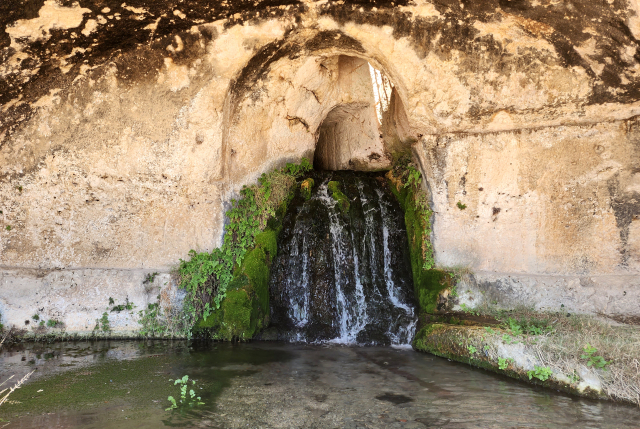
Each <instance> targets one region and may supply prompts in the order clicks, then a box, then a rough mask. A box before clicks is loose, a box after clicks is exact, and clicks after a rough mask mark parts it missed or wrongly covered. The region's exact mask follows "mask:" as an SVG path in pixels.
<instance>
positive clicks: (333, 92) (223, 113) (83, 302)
mask: <svg viewBox="0 0 640 429" xmlns="http://www.w3.org/2000/svg"><path fill="white" fill-rule="evenodd" d="M635 7H636V5H635V2H632V3H631V4H627V3H626V2H624V1H620V0H614V1H613V2H609V1H598V2H593V1H587V0H579V1H578V0H576V1H566V2H552V1H545V0H543V1H537V2H529V1H527V0H512V1H502V0H500V1H498V0H495V1H486V2H467V1H463V2H457V1H444V2H430V1H426V0H416V1H415V2H406V1H399V2H395V3H389V2H386V1H374V2H366V3H362V2H349V1H335V2H334V1H329V2H325V1H322V2H314V1H303V2H298V1H286V0H282V1H274V0H267V1H258V2H245V1H233V2H229V1H218V0H210V1H204V2H203V1H195V0H189V1H184V2H181V3H172V2H155V3H153V4H146V3H144V2H142V1H132V2H127V3H122V2H115V1H102V0H101V1H99V2H98V1H94V0H86V1H85V0H80V1H79V2H77V3H72V2H70V1H64V0H60V1H57V0H47V1H46V2H44V1H42V0H30V1H27V2H26V3H23V2H17V1H16V2H14V1H8V2H4V3H3V4H2V5H0V29H2V30H3V31H0V49H1V53H0V103H1V104H2V107H1V108H0V210H2V213H1V214H0V226H1V227H2V230H1V231H0V267H1V268H2V283H1V284H0V312H1V313H2V321H3V323H6V324H10V325H11V324H15V325H17V326H24V320H25V319H29V318H30V317H31V315H32V314H34V313H35V312H36V310H37V311H41V312H42V313H43V314H45V313H46V314H48V316H47V317H51V318H53V317H55V318H57V319H59V320H63V321H64V322H65V323H66V324H67V329H68V330H69V331H78V332H83V331H86V329H87V328H86V327H87V326H90V325H91V327H92V325H93V324H95V319H96V318H98V317H100V315H101V314H102V313H103V311H104V309H103V308H102V307H103V306H104V305H105V304H103V303H102V299H103V298H98V297H102V296H103V295H105V296H106V295H110V294H111V291H113V290H116V289H117V284H121V289H119V290H120V291H121V293H123V292H122V291H125V292H124V294H125V297H126V296H127V295H128V296H129V299H131V300H133V301H135V303H136V304H137V305H138V306H139V307H142V306H144V305H145V304H146V303H147V302H152V301H153V300H154V299H155V296H156V295H157V291H148V290H146V289H145V286H144V285H143V282H142V280H143V279H144V275H143V274H144V273H149V272H154V271H158V272H161V273H167V272H168V271H169V270H170V268H171V267H172V266H174V265H175V264H176V263H177V262H178V260H179V259H180V258H185V257H186V256H187V252H188V250H189V249H192V248H193V249H197V250H207V249H211V248H213V247H215V246H217V245H219V243H220V238H221V234H222V228H223V213H224V210H225V208H226V207H228V203H229V201H230V199H231V198H232V197H233V196H234V195H235V193H236V192H237V191H238V189H239V188H240V187H241V186H242V185H243V184H246V183H251V182H252V181H254V180H255V179H256V178H257V177H258V176H259V175H260V174H261V173H263V172H265V171H268V170H270V169H272V168H274V167H277V166H280V165H282V164H283V163H284V162H287V161H291V160H296V159H299V158H300V157H301V156H305V155H306V156H311V155H312V154H313V152H314V150H315V144H316V142H317V139H318V135H319V129H320V127H321V124H322V123H323V121H324V120H325V119H326V117H327V115H328V114H329V112H331V111H332V110H334V109H335V108H336V107H337V106H340V105H345V104H348V103H353V102H354V101H362V100H361V99H359V100H354V99H353V97H351V92H350V91H349V90H348V89H346V88H347V87H348V86H345V85H343V84H341V81H340V79H339V76H340V73H339V70H338V67H337V65H336V64H337V62H338V59H339V58H340V56H343V58H344V56H346V57H350V58H356V59H361V60H366V61H368V62H369V63H371V64H372V65H373V66H374V67H376V68H377V69H379V70H382V71H383V72H384V73H385V74H386V75H387V76H389V78H390V79H391V81H392V82H393V83H394V88H395V90H394V96H396V97H397V98H398V101H399V102H398V103H396V105H397V106H400V105H401V106H402V109H400V110H403V111H398V112H394V115H395V116H396V117H398V119H397V120H398V122H399V124H398V128H401V129H402V138H405V139H406V141H408V142H415V143H414V144H413V148H414V152H415V154H416V155H417V157H418V158H419V159H420V162H421V163H422V169H423V172H424V173H425V177H426V179H427V181H426V184H427V185H428V187H429V189H430V191H431V195H432V202H433V208H434V210H435V216H434V237H433V242H434V248H435V250H436V261H437V262H438V263H439V264H440V265H441V266H443V267H466V268H469V269H470V270H471V271H472V272H475V277H473V279H471V280H469V281H468V282H467V283H468V284H469V288H470V289H469V291H470V295H468V296H467V295H466V296H467V298H465V299H470V298H469V296H475V297H477V296H480V295H481V294H480V291H479V289H482V290H483V291H485V294H486V293H488V292H486V291H488V290H491V291H494V292H495V291H498V292H495V293H494V292H491V293H494V294H495V295H496V296H497V297H498V298H499V299H496V301H500V300H502V301H504V302H505V303H507V304H510V305H511V304H512V303H513V302H514V301H518V300H519V298H518V297H522V299H521V300H520V302H523V303H527V304H532V305H539V306H546V307H552V306H553V305H555V304H557V305H558V306H559V305H561V304H564V305H565V306H568V305H570V304H571V302H573V303H574V304H575V305H574V304H571V305H573V307H572V308H575V309H576V310H583V311H591V312H602V313H605V314H611V315H617V316H621V317H622V316H624V317H633V316H636V317H637V316H638V315H640V308H638V306H637V304H635V305H634V304H633V301H632V299H635V302H636V303H637V302H638V296H639V294H640V288H639V286H638V282H637V278H638V274H639V270H640V262H639V259H640V256H639V252H640V250H639V249H640V241H639V238H638V236H639V234H640V226H639V225H640V223H639V222H640V221H638V216H639V215H640V203H639V202H638V201H640V182H639V179H638V177H639V175H640V173H639V168H640V166H639V162H638V159H639V155H640V153H639V149H638V143H637V142H638V135H637V130H636V128H637V127H636V120H635V119H634V117H635V116H636V115H639V114H640V77H639V76H638V67H639V61H638V60H639V59H640V56H639V54H638V52H637V47H638V41H637V39H636V35H637V34H638V33H637V17H638V15H637V12H636V9H635ZM356 98H357V97H356ZM383 131H384V130H383ZM376 144H378V145H379V146H378V147H377V148H376V149H375V150H373V151H371V152H367V151H362V153H361V154H359V155H358V156H359V159H361V160H363V162H365V164H366V163H367V162H370V163H373V164H375V162H376V160H378V159H380V160H382V161H380V162H381V163H383V164H384V162H386V161H385V159H386V157H387V156H388V154H386V153H381V154H379V155H381V157H380V158H377V157H371V158H369V157H368V155H370V154H371V153H374V152H375V153H378V152H379V151H380V148H382V147H385V146H386V147H387V148H388V146H389V143H388V141H385V140H384V138H381V139H380V140H379V141H378V142H377V143H376ZM367 160H368V161H367ZM373 167H375V165H374V166H373ZM480 188H482V190H480ZM458 201H460V202H461V203H462V204H465V205H466V206H467V208H466V209H464V210H460V209H459V208H458V207H457V205H456V204H457V202H458ZM498 209H499V210H498ZM8 227H10V228H8ZM86 269H90V270H91V278H92V280H91V282H90V283H91V286H88V285H89V283H88V282H76V284H77V285H78V286H76V288H77V290H78V292H77V293H70V292H69V293H66V294H65V295H60V296H63V298H60V299H59V300H51V303H47V304H46V305H44V304H42V303H41V301H37V300H36V299H35V298H34V296H33V294H31V293H30V292H29V293H27V292H25V291H26V290H37V291H46V290H48V288H50V287H52V286H51V285H52V284H54V283H55V284H56V285H57V284H60V285H61V286H60V287H63V285H66V284H67V283H68V284H69V288H71V283H73V282H71V281H67V280H64V279H67V278H71V277H73V276H74V275H76V274H74V273H78V272H81V270H86ZM29 270H32V271H29ZM78 270H80V271H78ZM146 270H148V271H146ZM34 273H37V274H34ZM131 273H133V274H131ZM136 273H137V274H136ZM53 275H56V276H58V275H59V276H58V277H56V279H59V280H56V281H55V282H53V281H50V280H48V279H50V278H52V277H51V276H53ZM65 276H66V277H65ZM540 276H542V277H543V278H544V279H545V280H544V281H543V280H540V279H541V278H542V277H540ZM124 277H126V278H127V279H128V280H126V281H124V280H122V281H119V280H114V279H118V278H124ZM514 277H517V278H519V279H521V280H522V282H521V283H519V285H521V286H519V289H518V288H516V287H515V286H513V287H512V286H509V285H510V284H511V283H510V282H513V280H512V279H513V278H514ZM167 279H168V277H167ZM56 282H57V283H56ZM114 282H115V283H114ZM118 282H120V283H118ZM167 282H170V281H169V280H167ZM26 284H29V285H30V286H29V288H27V287H26V286H24V285H26ZM82 285H84V286H82ZM505 285H506V286H505ZM522 285H525V286H522ZM562 285H564V286H562ZM577 285H580V286H579V287H578V286H577ZM612 285H617V286H615V287H614V286H612ZM627 285H628V286H627ZM56 287H57V286H56ZM579 288H582V289H579ZM618 288H620V291H621V292H623V294H622V298H621V297H619V296H618V295H615V294H618V292H617V291H618ZM89 289H91V290H92V292H91V293H89V292H88V290H89ZM147 289H148V288H147ZM575 290H578V292H575ZM106 291H110V292H106ZM474 291H475V292H474ZM571 291H574V292H571ZM612 291H616V292H615V294H614V293H613V292H612ZM38 293H40V292H38ZM113 293H114V294H115V292H113ZM571 293H573V295H571ZM613 295H615V297H614V298H609V296H613ZM565 296H572V297H573V298H571V299H568V298H567V299H565V298H563V297H565ZM541 297H546V298H545V299H546V301H544V304H541V303H542V301H543V299H542V298H541ZM114 298H115V297H114ZM96 300H98V301H100V302H99V305H96V304H95V303H96ZM571 300H573V301H571ZM36 301H37V302H38V304H36ZM569 301H571V302H569ZM612 302H614V303H615V305H614V304H607V303H612ZM554 303H555V304H554ZM70 306H75V307H76V308H82V309H83V310H82V311H80V312H75V313H74V312H72V311H71V310H68V309H69V308H71V307H70ZM40 308H43V310H40ZM132 320H133V319H132ZM122 329H124V328H122Z"/></svg>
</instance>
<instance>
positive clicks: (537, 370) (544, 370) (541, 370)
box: [527, 365, 551, 381]
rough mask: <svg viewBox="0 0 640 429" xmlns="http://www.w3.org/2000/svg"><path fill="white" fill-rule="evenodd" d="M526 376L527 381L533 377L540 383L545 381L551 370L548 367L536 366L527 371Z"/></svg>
mask: <svg viewBox="0 0 640 429" xmlns="http://www.w3.org/2000/svg"><path fill="white" fill-rule="evenodd" d="M527 375H528V376H529V380H531V379H532V378H533V377H535V378H537V379H538V380H540V381H546V380H547V379H549V376H550V375H551V368H549V367H548V366H538V365H536V366H534V367H533V369H532V370H531V371H527Z"/></svg>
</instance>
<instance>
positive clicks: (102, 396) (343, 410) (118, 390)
mask: <svg viewBox="0 0 640 429" xmlns="http://www.w3.org/2000/svg"><path fill="white" fill-rule="evenodd" d="M36 368H37V371H36V373H35V374H34V376H33V377H32V378H31V379H30V381H29V383H28V384H27V385H25V386H24V387H23V388H22V389H20V390H18V391H16V392H15V393H14V394H13V395H12V396H11V399H12V400H13V401H14V402H13V403H11V404H5V405H4V406H3V407H2V409H1V410H0V416H1V417H2V419H4V421H9V422H10V423H9V425H8V426H7V427H9V428H160V427H213V428H241V427H242V428H360V427H362V428H395V427H397V428H432V427H442V428H493V427H495V428H503V427H523V428H569V427H571V428H633V427H639V426H640V409H638V408H637V407H633V406H629V405H624V404H615V403H611V402H604V401H592V400H586V399H581V398H576V397H572V396H569V395H565V394H560V393H555V392H551V391H547V390H542V389H536V388H532V387H530V386H528V385H525V384H522V383H519V382H515V381H512V380H509V379H506V378H503V377H501V376H497V375H494V374H491V373H488V372H485V371H483V370H477V369H473V368H470V367H469V366H466V365H462V364H458V363H454V362H448V361H447V360H446V359H441V358H437V357H434V356H431V355H427V354H422V353H416V352H414V351H412V350H407V349H394V348H386V347H344V346H318V345H306V344H287V343H275V342H253V343H245V344H229V343H213V344H211V343H209V344H198V343H187V342H183V341H174V342H171V341H147V342H142V341H128V342H127V341H111V342H107V341H103V342H92V343H90V342H77V343H55V344H50V345H47V344H26V345H18V346H12V347H11V348H8V349H5V350H4V351H3V352H2V354H1V355H0V375H1V378H2V380H4V379H6V378H7V377H8V376H9V375H11V374H16V377H18V376H20V375H22V374H25V373H26V372H28V371H30V370H32V369H36ZM185 374H188V375H189V376H190V377H191V378H192V379H195V380H196V386H195V387H196V389H195V390H196V391H197V394H198V395H199V396H201V398H202V401H203V402H204V403H205V405H202V406H200V407H197V408H194V409H190V410H189V409H187V410H182V411H165V408H167V407H168V406H169V402H168V401H167V396H168V395H173V396H179V392H178V388H177V387H176V386H174V385H173V383H172V382H170V381H169V380H170V379H175V378H177V377H181V376H183V375H185Z"/></svg>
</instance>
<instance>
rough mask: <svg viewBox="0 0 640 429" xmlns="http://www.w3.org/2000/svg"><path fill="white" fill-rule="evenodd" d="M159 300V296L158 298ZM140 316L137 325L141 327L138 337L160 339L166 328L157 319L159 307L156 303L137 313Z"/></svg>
mask: <svg viewBox="0 0 640 429" xmlns="http://www.w3.org/2000/svg"><path fill="white" fill-rule="evenodd" d="M158 299H160V296H158ZM138 315H139V316H140V320H139V323H140V324H141V325H142V329H140V335H142V336H144V337H162V336H163V335H164V333H165V332H166V331H167V327H166V326H165V324H164V323H161V322H160V320H159V319H158V316H159V306H158V303H157V302H156V303H153V304H149V305H147V308H145V309H144V311H143V310H140V311H139V312H138Z"/></svg>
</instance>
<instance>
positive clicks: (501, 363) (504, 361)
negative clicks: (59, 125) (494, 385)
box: [498, 357, 515, 371]
mask: <svg viewBox="0 0 640 429" xmlns="http://www.w3.org/2000/svg"><path fill="white" fill-rule="evenodd" d="M513 362H515V361H514V360H513V359H511V358H501V357H499V358H498V368H499V369H501V370H503V371H504V370H505V369H507V368H508V367H509V364H510V363H513Z"/></svg>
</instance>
